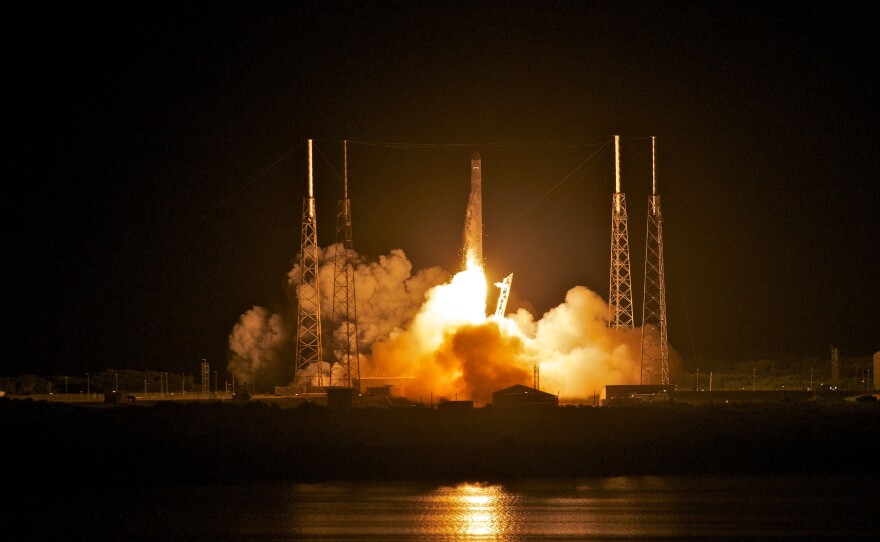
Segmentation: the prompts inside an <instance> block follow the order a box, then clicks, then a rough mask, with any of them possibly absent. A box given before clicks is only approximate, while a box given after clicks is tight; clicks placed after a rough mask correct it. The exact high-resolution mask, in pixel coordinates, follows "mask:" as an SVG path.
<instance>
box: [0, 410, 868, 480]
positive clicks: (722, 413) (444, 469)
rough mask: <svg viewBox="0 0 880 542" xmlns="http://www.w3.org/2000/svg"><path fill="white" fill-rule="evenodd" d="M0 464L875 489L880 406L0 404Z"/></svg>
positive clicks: (224, 474)
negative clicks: (793, 480) (858, 481)
mask: <svg viewBox="0 0 880 542" xmlns="http://www.w3.org/2000/svg"><path fill="white" fill-rule="evenodd" d="M0 422H2V427H3V433H4V443H3V446H2V450H3V455H4V456H6V457H5V458H4V464H5V465H10V466H14V468H15V469H16V471H17V472H19V473H22V474H25V479H26V480H28V483H30V484H39V487H43V488H53V487H61V488H63V487H95V486H98V487H106V488H107V489H108V490H111V491H112V489H113V487H115V486H119V487H122V486H125V487H132V486H149V485H165V484H207V483H230V482H247V481H329V480H372V479H384V480H389V479H399V480H406V479H422V480H435V479H436V480H449V479H458V480H484V481H494V480H504V479H512V478H527V477H578V476H610V475H648V474H657V475H661V474H700V473H780V474H782V473H805V472H828V473H842V472H849V473H853V472H855V473H861V472H864V473H865V474H866V475H872V476H876V475H877V474H880V469H878V462H877V456H876V447H875V446H874V445H873V444H872V443H873V440H874V438H875V437H876V436H877V435H878V434H880V405H878V403H876V402H873V403H864V404H862V403H846V402H834V403H807V402H791V403H766V404H735V405H734V404H729V405H707V406H691V405H682V404H671V405H662V406H659V405H653V406H633V407H615V408H577V407H564V408H558V409H555V410H553V411H548V412H543V413H538V412H534V413H512V412H502V411H498V410H493V409H492V408H483V409H476V410H473V411H469V412H442V411H437V410H431V409H423V408H415V407H414V408H409V409H353V410H331V409H327V408H325V407H321V406H318V405H315V404H312V403H307V404H304V405H302V406H301V407H299V408H291V409H281V408H279V407H277V406H269V405H266V404H263V403H259V402H249V403H242V404H236V403H231V402H223V403H220V402H216V403H195V402H193V403H191V404H187V403H184V402H170V401H169V402H163V403H159V404H157V405H155V406H144V405H91V406H84V405H72V404H62V403H56V402H46V401H34V400H28V399H25V400H21V399H9V398H0Z"/></svg>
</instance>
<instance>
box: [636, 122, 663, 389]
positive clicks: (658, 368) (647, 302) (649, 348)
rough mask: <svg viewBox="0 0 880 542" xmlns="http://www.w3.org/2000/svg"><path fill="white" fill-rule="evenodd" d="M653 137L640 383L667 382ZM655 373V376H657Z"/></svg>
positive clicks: (657, 196)
mask: <svg viewBox="0 0 880 542" xmlns="http://www.w3.org/2000/svg"><path fill="white" fill-rule="evenodd" d="M654 157H655V153H654V138H653V137H652V138H651V199H650V200H649V205H648V233H647V235H646V236H645V289H644V297H643V300H644V304H643V305H642V353H641V369H642V375H641V384H663V385H669V343H668V341H667V339H666V279H665V277H664V271H663V217H662V215H661V214H660V196H659V195H658V194H657V173H656V172H657V169H656V162H655V159H654ZM658 373H659V380H658Z"/></svg>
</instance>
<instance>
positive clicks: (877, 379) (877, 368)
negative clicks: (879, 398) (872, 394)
mask: <svg viewBox="0 0 880 542" xmlns="http://www.w3.org/2000/svg"><path fill="white" fill-rule="evenodd" d="M874 391H880V351H877V352H874Z"/></svg>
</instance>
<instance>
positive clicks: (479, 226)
mask: <svg viewBox="0 0 880 542" xmlns="http://www.w3.org/2000/svg"><path fill="white" fill-rule="evenodd" d="M482 184H483V172H482V162H481V160H480V153H478V152H474V154H473V155H471V195H470V198H469V201H468V207H467V216H466V217H465V222H464V254H462V269H468V268H469V267H470V266H471V265H476V266H477V267H479V268H480V269H483V196H482V190H483V187H482Z"/></svg>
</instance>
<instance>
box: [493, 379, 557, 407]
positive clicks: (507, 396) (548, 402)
mask: <svg viewBox="0 0 880 542" xmlns="http://www.w3.org/2000/svg"><path fill="white" fill-rule="evenodd" d="M558 406H559V398H558V397H557V396H555V395H553V394H552V393H547V392H544V391H541V390H536V389H535V388H530V387H528V386H523V385H522V384H515V385H513V386H509V387H507V388H504V389H500V390H498V391H496V392H495V393H493V394H492V407H494V408H496V409H500V410H510V409H515V410H525V409H528V410H533V409H536V408H556V407H558Z"/></svg>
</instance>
